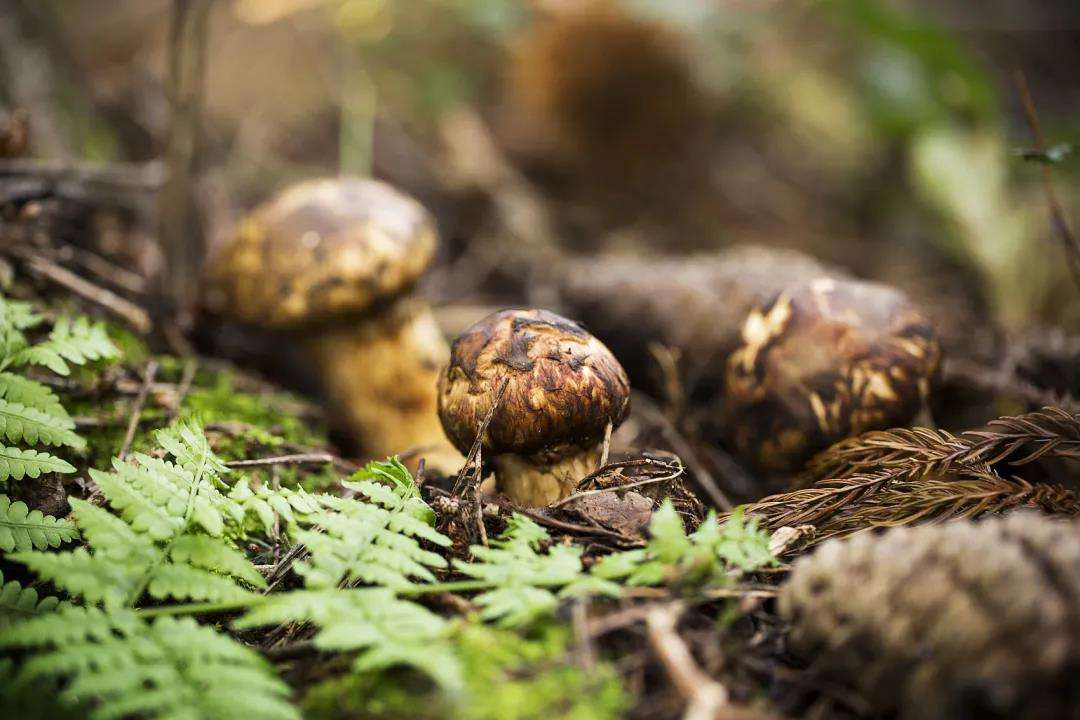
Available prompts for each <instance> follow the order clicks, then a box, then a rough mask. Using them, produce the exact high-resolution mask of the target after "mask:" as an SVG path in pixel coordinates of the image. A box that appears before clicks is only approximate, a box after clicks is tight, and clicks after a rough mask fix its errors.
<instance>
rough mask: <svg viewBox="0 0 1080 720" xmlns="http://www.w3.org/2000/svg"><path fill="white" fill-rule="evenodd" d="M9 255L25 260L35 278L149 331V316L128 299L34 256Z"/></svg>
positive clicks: (16, 253) (26, 254) (136, 327)
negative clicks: (65, 289) (53, 284)
mask: <svg viewBox="0 0 1080 720" xmlns="http://www.w3.org/2000/svg"><path fill="white" fill-rule="evenodd" d="M9 252H11V253H12V254H14V255H17V256H19V257H21V258H22V259H23V260H25V262H26V269H27V270H28V271H29V272H31V273H33V274H34V275H37V276H38V277H41V278H44V279H46V280H49V281H51V282H54V283H56V284H57V285H60V286H62V287H65V288H67V289H68V290H70V291H71V292H73V293H75V294H76V295H79V296H80V297H83V298H85V299H87V300H89V301H90V302H92V303H95V304H97V305H100V306H101V307H103V308H105V309H106V310H108V311H109V312H110V313H112V314H113V315H116V316H117V317H118V318H120V319H121V320H123V321H124V322H126V323H127V324H128V325H130V326H131V327H133V328H134V329H135V330H137V331H138V332H140V333H148V332H150V328H151V323H150V315H149V314H147V312H146V311H145V310H143V309H142V308H141V307H139V306H138V305H136V304H135V303H133V302H131V301H130V300H127V299H125V298H122V297H120V296H119V295H117V294H116V293H114V292H113V291H112V290H107V289H106V288H103V287H101V286H100V285H95V284H94V283H92V282H90V281H89V280H86V279H85V278H82V277H80V276H78V275H76V274H75V273H73V272H71V271H70V270H68V269H66V268H63V267H60V266H59V265H57V264H56V263H54V262H52V261H51V260H47V259H46V258H44V257H42V256H41V255H38V254H36V253H30V252H24V251H21V250H18V249H11V250H9Z"/></svg>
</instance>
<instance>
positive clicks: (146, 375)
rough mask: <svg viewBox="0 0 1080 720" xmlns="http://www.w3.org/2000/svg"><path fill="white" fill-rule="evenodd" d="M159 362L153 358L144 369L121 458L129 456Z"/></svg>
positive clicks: (125, 434)
mask: <svg viewBox="0 0 1080 720" xmlns="http://www.w3.org/2000/svg"><path fill="white" fill-rule="evenodd" d="M157 371H158V362H157V360H151V361H150V362H148V363H146V370H144V371H143V384H142V387H141V388H139V394H138V395H136V396H135V403H134V405H133V406H132V408H131V418H130V419H129V420H128V426H127V432H125V433H124V444H123V445H121V446H120V459H121V460H123V459H124V458H126V457H127V454H128V450H130V449H131V443H132V442H133V441H134V440H135V431H136V430H137V429H138V428H139V418H140V417H142V411H143V406H145V405H146V396H147V395H149V394H150V386H151V385H153V384H154V377H155V376H156V375H157Z"/></svg>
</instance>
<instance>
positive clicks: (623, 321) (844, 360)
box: [559, 246, 941, 474]
mask: <svg viewBox="0 0 1080 720" xmlns="http://www.w3.org/2000/svg"><path fill="white" fill-rule="evenodd" d="M559 277H560V284H561V290H562V296H563V300H564V303H565V305H566V308H567V309H568V310H569V311H570V312H572V313H573V314H574V315H575V316H577V317H580V318H581V319H582V320H583V321H584V322H586V323H587V324H588V325H589V327H590V328H592V330H593V331H594V332H595V333H596V334H597V336H598V337H600V338H601V339H602V340H603V341H604V342H606V343H607V344H609V345H610V346H611V347H612V349H613V350H614V351H615V352H616V353H617V354H618V356H619V357H620V358H621V359H623V361H624V362H625V363H626V365H627V368H628V369H629V370H630V374H631V377H632V378H633V379H634V382H635V384H637V383H640V384H642V385H645V386H649V385H651V386H652V387H653V388H657V387H660V386H661V382H660V381H658V380H657V379H655V378H652V377H650V375H654V374H655V370H656V368H657V365H658V363H657V357H656V355H655V354H656V352H657V351H658V350H661V349H666V352H667V356H666V357H667V359H668V360H670V361H671V362H669V367H674V368H676V371H677V373H678V377H679V379H680V381H681V382H682V383H683V387H684V388H685V390H686V393H687V395H688V397H689V400H690V401H691V403H693V404H696V405H698V406H703V407H709V408H711V407H713V406H714V405H716V404H719V405H720V407H721V408H722V409H721V411H720V412H719V413H716V412H713V413H712V414H713V415H714V416H715V417H716V419H717V420H718V422H717V425H718V428H717V429H718V430H719V434H720V435H722V436H723V437H724V438H725V440H726V442H727V444H728V445H730V446H731V447H732V449H734V450H735V451H736V452H737V453H738V454H739V455H740V456H741V457H742V458H743V459H744V460H746V461H748V462H750V463H751V464H753V465H754V466H755V467H756V468H757V469H759V470H762V471H765V472H770V473H777V474H779V473H785V472H790V471H793V470H797V469H798V468H800V467H801V466H802V465H803V464H804V463H805V462H806V460H808V459H809V458H810V457H811V456H813V455H814V454H815V453H816V452H818V451H820V450H822V449H824V448H826V447H828V446H829V445H831V444H832V443H834V442H836V441H838V440H841V439H843V438H845V437H847V436H849V435H851V434H855V433H860V432H863V431H865V430H872V429H881V428H887V427H895V426H898V425H904V424H907V423H908V422H910V421H911V420H912V419H913V418H914V416H915V415H916V414H917V413H918V411H919V410H920V409H921V408H922V406H923V402H924V399H925V397H926V395H927V393H928V392H929V390H930V386H931V384H932V381H933V379H934V378H935V377H936V374H937V369H938V365H939V362H940V355H941V351H940V348H939V344H938V340H937V337H936V334H935V332H934V329H933V327H932V325H931V324H930V323H929V321H927V320H926V319H925V318H924V317H923V316H922V315H921V314H920V313H919V311H918V310H917V309H916V308H915V306H914V305H913V304H912V303H911V302H910V300H908V299H907V297H906V296H905V295H904V294H903V293H901V292H899V291H897V290H894V289H892V288H889V287H887V286H885V285H881V284H877V283H871V282H862V281H858V280H853V279H851V278H848V277H846V276H845V275H844V274H843V273H842V272H840V271H838V270H836V269H833V268H829V267H826V266H824V265H822V264H821V263H819V262H817V261H816V260H814V259H813V258H810V257H808V256H806V255H803V254H801V253H798V252H795V251H792V250H781V249H773V248H765V247H759V246H742V247H735V248H731V249H729V250H724V251H721V252H716V253H709V254H701V255H695V256H689V257H668V258H656V259H653V258H647V259H642V258H638V257H606V258H605V257H600V258H595V259H578V260H573V261H569V262H568V263H567V264H566V266H565V267H561V268H560V272H559ZM650 380H652V382H651V383H650ZM718 401H719V403H718Z"/></svg>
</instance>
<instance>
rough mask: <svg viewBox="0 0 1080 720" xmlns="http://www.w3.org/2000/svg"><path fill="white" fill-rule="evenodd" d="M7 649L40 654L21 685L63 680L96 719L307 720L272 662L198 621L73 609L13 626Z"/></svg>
mask: <svg viewBox="0 0 1080 720" xmlns="http://www.w3.org/2000/svg"><path fill="white" fill-rule="evenodd" d="M0 646H4V647H9V648H26V649H31V650H35V651H36V652H35V653H34V654H33V655H32V656H31V657H30V659H29V660H27V661H26V663H24V664H23V666H22V668H21V669H20V670H19V671H18V674H17V677H16V682H18V683H20V684H23V683H29V682H33V681H35V680H38V679H40V678H43V677H60V678H64V679H66V680H67V682H66V683H65V685H64V688H63V690H62V691H61V698H62V699H64V700H66V701H67V702H68V703H70V704H72V705H84V706H86V707H87V717H89V718H92V719H94V720H106V719H112V718H120V717H129V716H133V715H137V716H139V717H143V718H149V719H153V720H156V719H158V718H161V719H164V718H169V719H171V720H177V719H179V720H215V719H220V720H234V719H235V718H238V717H245V716H250V717H259V718H270V719H271V720H278V719H280V720H293V719H296V718H299V713H298V712H297V710H296V709H295V708H293V707H292V706H291V705H289V703H288V696H289V688H288V686H286V685H285V684H284V683H283V682H282V681H281V680H280V679H278V678H277V677H276V676H275V675H274V673H273V669H272V668H271V667H270V665H269V664H268V663H267V662H266V661H265V660H263V659H262V658H261V657H260V656H259V655H258V654H257V653H255V652H254V651H252V650H250V649H249V648H246V647H244V646H243V645H241V644H239V643H237V642H236V641H234V640H232V639H230V638H229V637H227V636H226V635H223V634H221V633H218V632H216V631H215V630H213V629H212V628H208V627H202V626H200V625H198V624H196V623H195V621H194V620H191V619H190V618H185V619H175V618H168V617H162V618H157V619H155V620H153V621H147V620H144V619H142V618H140V617H138V615H137V614H136V613H134V612H132V611H130V610H121V609H114V610H111V611H108V612H106V611H103V610H100V609H97V608H83V607H73V606H69V607H64V608H61V609H59V610H57V611H56V612H52V613H49V614H45V615H41V616H39V617H36V618H33V619H31V620H27V621H25V622H23V623H20V624H18V625H15V626H14V627H12V628H9V629H8V631H7V632H6V633H5V634H4V637H3V639H2V640H0Z"/></svg>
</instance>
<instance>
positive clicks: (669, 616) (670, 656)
mask: <svg viewBox="0 0 1080 720" xmlns="http://www.w3.org/2000/svg"><path fill="white" fill-rule="evenodd" d="M682 612H683V605H682V603H679V602H674V603H670V604H668V605H661V606H659V607H656V608H654V609H653V610H652V611H650V612H649V614H648V615H646V616H645V627H646V630H647V634H648V638H649V646H650V647H651V648H652V650H653V652H654V653H656V656H657V658H659V660H660V664H661V665H663V666H664V670H665V672H666V673H667V676H668V678H669V679H670V680H671V684H672V685H674V686H675V689H676V690H677V691H678V692H679V695H681V696H682V698H683V700H685V701H686V712H685V713H684V714H683V720H716V718H717V717H718V716H719V714H720V712H721V710H722V709H723V708H724V707H725V706H726V705H727V704H728V692H727V688H725V687H724V686H723V685H721V684H720V683H718V682H717V681H715V680H713V679H712V678H711V677H709V676H708V675H707V674H706V673H705V672H704V671H703V670H702V669H701V668H700V667H698V664H697V661H695V660H694V656H693V655H692V654H690V649H689V648H688V647H686V643H684V642H683V640H682V638H681V637H679V633H678V632H677V631H676V629H675V626H676V624H677V623H678V620H679V617H680V616H681V615H682Z"/></svg>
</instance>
